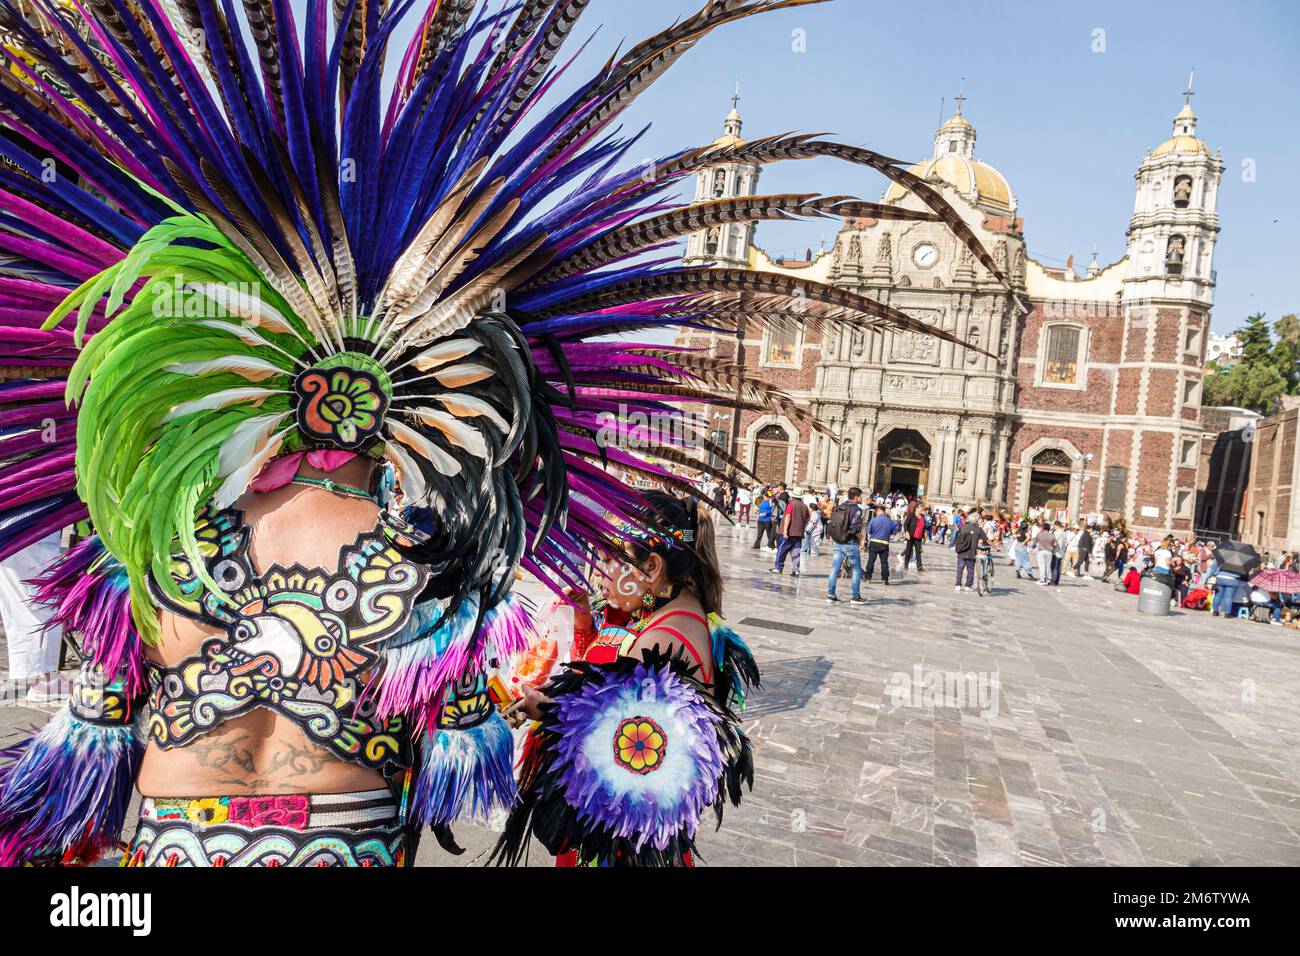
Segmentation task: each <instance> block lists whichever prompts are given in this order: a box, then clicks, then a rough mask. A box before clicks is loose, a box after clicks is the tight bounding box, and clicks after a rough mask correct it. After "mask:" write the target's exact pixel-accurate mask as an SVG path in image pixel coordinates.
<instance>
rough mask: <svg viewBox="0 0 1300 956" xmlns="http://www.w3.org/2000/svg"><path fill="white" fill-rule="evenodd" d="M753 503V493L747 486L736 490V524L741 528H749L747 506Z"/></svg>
mask: <svg viewBox="0 0 1300 956" xmlns="http://www.w3.org/2000/svg"><path fill="white" fill-rule="evenodd" d="M753 501H754V492H753V491H751V490H750V487H749V486H748V485H741V486H740V487H739V488H737V489H736V522H737V523H738V524H739V525H740V526H741V527H742V528H748V527H749V506H750V505H751V504H752V503H753Z"/></svg>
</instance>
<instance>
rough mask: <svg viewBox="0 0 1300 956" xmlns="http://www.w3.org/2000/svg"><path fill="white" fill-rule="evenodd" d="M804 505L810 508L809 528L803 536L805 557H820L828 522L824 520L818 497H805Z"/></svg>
mask: <svg viewBox="0 0 1300 956" xmlns="http://www.w3.org/2000/svg"><path fill="white" fill-rule="evenodd" d="M803 503H804V504H805V505H807V506H808V527H807V528H806V529H805V530H804V534H803V553H804V557H809V556H811V557H814V558H816V557H820V556H821V553H822V537H823V536H824V535H825V534H826V522H825V521H824V520H823V518H822V510H821V506H820V505H819V504H818V503H817V496H816V495H804V497H803Z"/></svg>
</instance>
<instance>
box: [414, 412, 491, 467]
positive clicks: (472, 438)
mask: <svg viewBox="0 0 1300 956" xmlns="http://www.w3.org/2000/svg"><path fill="white" fill-rule="evenodd" d="M411 414H412V415H414V416H415V417H416V418H418V419H420V421H422V422H424V423H425V424H426V425H429V426H430V427H432V428H436V429H438V431H440V432H442V433H443V434H444V435H446V436H447V440H448V441H450V442H451V443H452V444H453V445H456V446H457V447H458V448H464V449H465V450H466V451H467V452H469V453H470V454H471V455H476V456H478V457H479V458H484V459H485V458H487V456H488V449H487V442H486V441H484V439H483V433H482V432H480V431H479V430H478V429H477V428H475V427H474V426H473V425H468V424H466V423H465V422H463V421H461V420H460V419H459V418H457V417H456V416H454V415H448V414H447V413H446V412H440V411H438V410H437V409H435V408H416V409H412V410H411Z"/></svg>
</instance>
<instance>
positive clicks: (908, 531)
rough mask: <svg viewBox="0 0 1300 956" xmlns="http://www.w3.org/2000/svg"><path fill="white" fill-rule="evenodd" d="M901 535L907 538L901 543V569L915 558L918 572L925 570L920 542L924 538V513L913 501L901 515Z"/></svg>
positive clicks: (905, 567)
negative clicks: (904, 542) (905, 541)
mask: <svg viewBox="0 0 1300 956" xmlns="http://www.w3.org/2000/svg"><path fill="white" fill-rule="evenodd" d="M903 536H904V537H905V538H906V539H907V543H906V544H904V545H903V558H902V565H903V570H904V571H906V570H907V566H908V564H910V563H911V562H912V560H913V559H914V558H915V560H916V571H917V573H918V574H919V573H921V572H923V571H924V570H925V568H924V566H922V564H921V543H922V542H923V541H924V540H925V515H924V514H923V513H922V512H921V509H920V508H919V507H917V504H916V502H915V501H913V502H911V503H910V504H909V505H908V506H907V513H906V514H905V515H903Z"/></svg>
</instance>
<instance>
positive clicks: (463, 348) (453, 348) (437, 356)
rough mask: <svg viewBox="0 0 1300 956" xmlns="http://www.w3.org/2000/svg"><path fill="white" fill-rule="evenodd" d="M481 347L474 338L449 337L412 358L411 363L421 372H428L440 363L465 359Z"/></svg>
mask: <svg viewBox="0 0 1300 956" xmlns="http://www.w3.org/2000/svg"><path fill="white" fill-rule="evenodd" d="M480 347H481V344H480V343H479V342H476V341H474V340H473V339H447V340H446V341H444V342H439V343H438V344H437V345H435V346H433V347H432V348H428V349H425V350H424V351H423V352H421V353H420V354H419V355H417V356H416V357H415V358H413V359H411V364H412V365H414V366H415V367H416V368H418V369H419V370H420V371H421V372H427V371H429V369H431V368H437V367H438V366H439V365H445V364H446V363H448V362H454V361H456V360H457V359H463V358H464V357H465V356H466V355H469V354H470V353H471V352H474V351H475V350H477V349H478V348H480Z"/></svg>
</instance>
